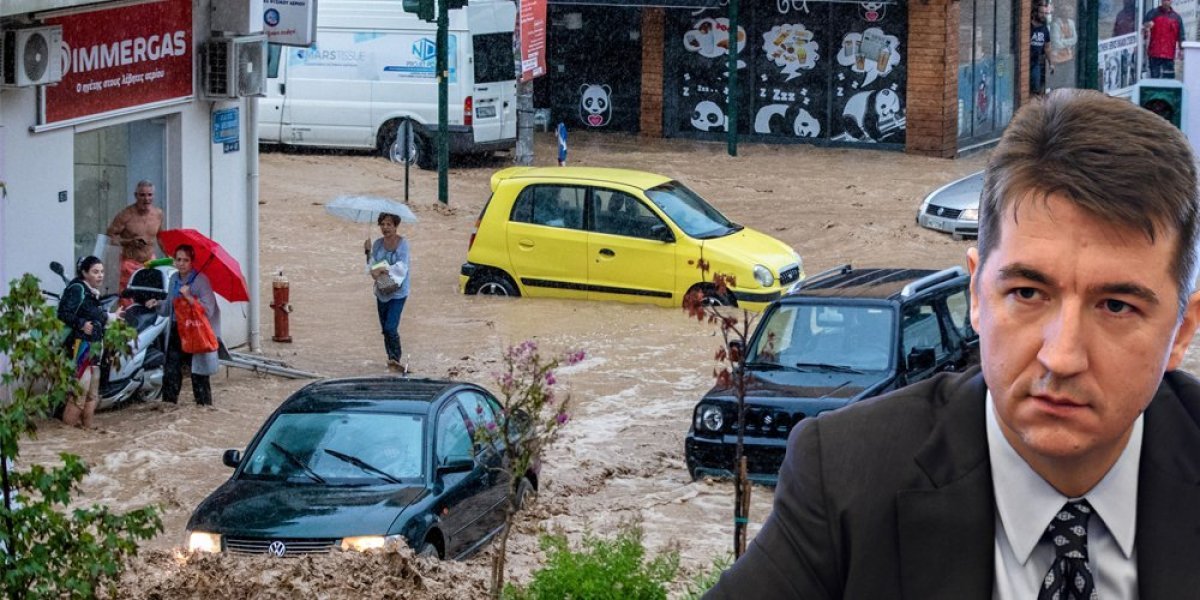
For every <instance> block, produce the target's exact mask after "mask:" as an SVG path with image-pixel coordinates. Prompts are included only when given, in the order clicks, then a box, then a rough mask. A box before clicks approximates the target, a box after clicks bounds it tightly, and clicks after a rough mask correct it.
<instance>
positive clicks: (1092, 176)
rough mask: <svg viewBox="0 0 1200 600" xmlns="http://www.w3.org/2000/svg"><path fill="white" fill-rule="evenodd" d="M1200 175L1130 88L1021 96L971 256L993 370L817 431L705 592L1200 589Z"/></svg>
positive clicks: (941, 381)
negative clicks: (1191, 362) (1196, 363)
mask: <svg viewBox="0 0 1200 600" xmlns="http://www.w3.org/2000/svg"><path fill="white" fill-rule="evenodd" d="M1196 170H1197V166H1196V163H1195V157H1194V155H1193V153H1192V149H1191V146H1190V144H1189V143H1188V140H1187V138H1186V137H1185V136H1184V135H1183V134H1182V132H1180V131H1179V130H1178V129H1176V128H1175V127H1172V126H1171V124H1170V123H1168V122H1166V121H1165V120H1163V119H1161V118H1159V117H1158V116H1156V115H1154V114H1153V113H1151V112H1150V111H1147V110H1144V109H1142V108H1140V107H1139V106H1138V105H1136V104H1134V103H1131V102H1129V101H1127V100H1124V99H1121V98H1115V97H1110V96H1106V95H1104V94H1102V93H1100V92H1098V91H1095V90H1055V91H1052V92H1050V93H1049V94H1047V95H1046V96H1044V97H1042V98H1035V99H1033V100H1032V101H1031V102H1030V103H1029V104H1027V105H1026V106H1025V107H1023V108H1022V109H1021V111H1020V112H1018V113H1017V115H1016V117H1015V118H1014V119H1013V120H1012V122H1011V123H1010V124H1009V126H1008V128H1007V129H1006V130H1005V132H1004V135H1003V136H1002V137H1001V139H1000V142H999V144H998V145H997V146H996V148H995V149H994V150H993V151H992V156H991V158H990V160H989V162H988V167H987V170H986V172H985V175H984V183H983V190H982V193H981V195H980V207H979V208H980V210H979V212H980V214H979V239H978V245H977V247H975V248H971V249H969V250H968V251H967V267H968V269H969V270H970V272H971V286H970V298H971V299H970V319H971V325H972V327H973V328H974V329H975V331H976V332H978V334H979V348H980V366H979V367H974V368H971V369H969V370H967V371H965V372H963V373H958V374H942V375H938V376H936V377H934V378H932V379H928V380H926V381H923V382H921V383H918V384H915V385H913V386H910V387H906V388H902V389H900V390H896V391H894V392H891V393H889V394H886V395H883V396H880V397H877V398H873V399H870V400H865V401H863V402H859V403H857V404H854V405H851V406H848V407H846V408H843V409H841V410H837V411H831V412H826V413H823V414H821V415H819V416H817V417H815V418H806V419H804V420H802V421H800V423H799V424H798V425H797V426H796V427H795V428H794V429H793V430H792V432H791V435H790V437H789V439H788V445H787V451H786V455H785V458H784V462H783V466H782V467H781V469H780V471H779V484H778V486H777V487H776V489H775V505H774V509H773V511H772V514H771V516H770V517H769V518H768V519H767V521H766V523H765V524H764V525H763V528H762V529H761V530H760V531H759V533H758V535H757V537H756V538H755V539H754V541H753V543H752V544H751V545H750V547H749V548H748V550H747V551H746V553H745V554H743V555H742V556H741V557H740V558H739V559H738V561H737V562H736V563H735V564H734V565H733V566H732V567H731V568H730V569H729V570H727V571H726V572H725V573H724V574H723V575H722V577H721V579H720V581H719V582H718V583H717V585H716V587H715V588H714V589H713V590H711V591H710V592H709V595H708V596H707V597H708V598H713V599H720V598H755V599H756V600H771V599H776V598H804V599H806V600H807V599H812V598H820V599H824V600H831V599H846V600H848V599H875V598H897V597H904V598H996V599H998V600H1013V599H1022V600H1031V599H1034V598H1038V599H1049V598H1060V599H1062V600H1076V599H1083V600H1088V599H1091V598H1097V597H1099V598H1102V599H1116V598H1141V599H1142V600H1161V599H1174V598H1190V597H1194V596H1195V595H1196V590H1197V589H1200V570H1197V569H1196V568H1195V566H1194V565H1195V562H1196V559H1197V558H1198V557H1200V549H1198V546H1197V544H1196V535H1197V533H1196V527H1195V524H1197V523H1200V410H1197V406H1198V405H1200V380H1198V379H1196V378H1195V377H1193V376H1191V375H1189V374H1187V373H1184V372H1182V371H1178V370H1177V369H1179V367H1180V366H1181V365H1182V363H1183V359H1184V355H1185V353H1186V351H1187V348H1188V346H1189V345H1190V344H1191V342H1192V340H1193V337H1194V335H1195V334H1196V331H1197V326H1198V325H1200V292H1197V291H1196V273H1197V266H1198V259H1200V256H1198V249H1200V248H1198V246H1197V241H1198V237H1200V198H1198V192H1197V177H1196Z"/></svg>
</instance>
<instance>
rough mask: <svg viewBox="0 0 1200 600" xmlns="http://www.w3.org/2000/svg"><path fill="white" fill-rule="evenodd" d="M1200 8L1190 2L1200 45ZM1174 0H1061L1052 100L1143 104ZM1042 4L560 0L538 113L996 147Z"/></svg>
mask: <svg viewBox="0 0 1200 600" xmlns="http://www.w3.org/2000/svg"><path fill="white" fill-rule="evenodd" d="M1196 2H1197V0H1176V1H1175V5H1176V10H1178V11H1179V12H1180V13H1181V14H1182V15H1183V18H1184V21H1185V23H1186V27H1187V30H1188V35H1189V36H1194V35H1196V33H1195V29H1196V17H1195V14H1196V9H1195V5H1196ZM1157 3H1158V0H1102V1H1101V2H1094V3H1088V2H1083V1H1082V0H1050V1H1049V2H1048V3H1047V5H1048V10H1049V13H1050V16H1051V35H1050V38H1051V49H1050V51H1051V57H1052V61H1053V65H1054V67H1055V69H1054V73H1052V74H1050V75H1049V78H1048V81H1047V84H1048V86H1049V88H1058V87H1090V88H1096V89H1102V90H1104V91H1106V92H1108V93H1111V94H1114V95H1125V96H1132V94H1133V90H1134V89H1135V88H1136V82H1137V81H1138V80H1139V79H1140V78H1141V76H1142V66H1143V65H1142V62H1141V61H1142V59H1141V57H1139V56H1138V48H1140V46H1141V41H1142V40H1141V33H1140V31H1141V19H1142V16H1143V15H1144V13H1145V12H1146V11H1147V10H1149V9H1150V8H1153V7H1154V6H1156V5H1157ZM1034 8H1035V6H1034V3H1033V0H917V1H912V2H910V1H908V0H884V1H875V0H870V1H853V0H740V2H739V14H738V31H737V34H736V36H737V43H736V46H737V47H736V49H735V51H734V52H735V54H736V55H737V61H738V62H737V65H738V75H737V83H736V86H735V89H736V94H737V104H738V111H737V113H738V114H737V115H735V116H734V117H732V118H731V117H730V116H729V115H726V114H725V113H726V111H727V102H728V95H727V94H728V85H727V83H728V82H727V79H728V75H727V72H728V59H729V47H730V44H729V19H728V13H729V7H728V0H605V1H603V2H601V1H600V0H550V6H549V14H548V20H549V33H548V38H549V40H548V47H549V53H550V59H549V60H548V62H547V64H548V67H549V73H548V74H547V75H546V76H544V77H542V78H540V79H538V80H537V82H536V83H535V104H536V105H537V106H538V107H542V108H549V109H550V110H551V119H552V120H553V121H555V122H558V121H562V122H564V123H566V124H567V126H568V127H570V128H574V129H587V130H601V131H603V130H612V131H624V132H639V133H641V134H642V135H647V136H653V137H682V138H694V139H709V140H713V141H721V140H724V139H725V135H726V133H725V132H726V128H727V127H736V128H737V131H738V134H739V139H742V140H745V141H753V142H767V143H790V142H802V143H817V144H828V145H846V146H854V147H875V148H890V149H897V150H904V151H907V152H911V153H917V154H925V155H932V156H943V157H953V156H956V155H958V154H961V153H962V152H965V151H969V150H972V149H975V148H979V147H984V146H987V145H989V144H991V143H994V142H995V140H997V139H998V138H999V136H1000V134H1001V132H1003V130H1004V128H1005V126H1007V124H1008V122H1009V121H1010V120H1011V119H1012V116H1013V114H1014V113H1015V111H1016V109H1017V108H1018V107H1019V106H1020V105H1021V103H1022V102H1024V101H1026V100H1027V99H1028V97H1029V57H1030V49H1029V35H1030V21H1031V14H1032V11H1033V10H1034Z"/></svg>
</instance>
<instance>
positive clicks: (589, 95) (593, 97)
mask: <svg viewBox="0 0 1200 600" xmlns="http://www.w3.org/2000/svg"><path fill="white" fill-rule="evenodd" d="M611 95H612V88H611V87H609V86H607V85H597V84H594V83H585V84H583V85H581V86H579V120H580V121H583V124H584V125H587V126H588V127H604V126H605V125H608V122H609V121H610V120H612V99H611Z"/></svg>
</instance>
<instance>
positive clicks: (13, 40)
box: [0, 25, 64, 87]
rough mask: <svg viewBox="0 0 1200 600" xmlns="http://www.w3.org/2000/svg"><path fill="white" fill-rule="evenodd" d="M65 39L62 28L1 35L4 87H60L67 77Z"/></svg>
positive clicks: (0, 73) (0, 71)
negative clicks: (55, 85)
mask: <svg viewBox="0 0 1200 600" xmlns="http://www.w3.org/2000/svg"><path fill="white" fill-rule="evenodd" d="M62 39H63V37H62V26H61V25H49V26H43V27H27V28H23V29H9V30H5V31H3V32H0V85H4V86H7V87H28V86H31V85H47V84H51V83H58V82H59V81H60V80H62V76H63V58H64V56H63V48H62Z"/></svg>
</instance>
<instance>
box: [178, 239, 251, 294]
mask: <svg viewBox="0 0 1200 600" xmlns="http://www.w3.org/2000/svg"><path fill="white" fill-rule="evenodd" d="M158 244H159V245H160V246H162V249H163V252H166V253H167V255H168V256H174V255H175V250H176V249H178V248H179V247H180V246H182V245H184V244H187V245H189V246H191V247H192V248H193V249H194V250H195V251H196V257H195V258H194V259H193V260H192V268H193V269H195V270H196V271H198V272H200V273H204V274H205V276H207V277H208V281H209V283H211V284H212V288H213V291H214V292H216V293H217V294H220V295H221V297H222V298H225V299H226V300H228V301H230V302H249V301H250V293H249V292H248V291H247V288H246V278H245V277H243V276H242V266H241V265H239V264H238V261H237V259H235V258H234V257H232V256H230V255H229V253H228V252H226V251H225V249H224V248H222V247H221V245H220V244H218V243H216V242H214V241H212V240H211V239H209V238H208V236H206V235H204V234H203V233H200V232H199V231H196V230H195V229H166V230H163V231H160V232H158Z"/></svg>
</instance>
